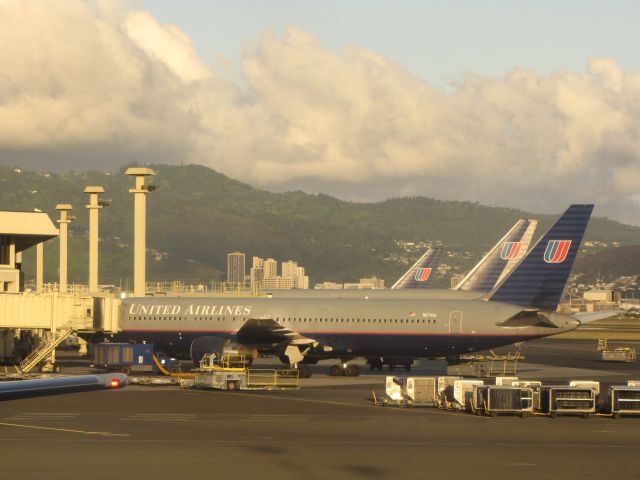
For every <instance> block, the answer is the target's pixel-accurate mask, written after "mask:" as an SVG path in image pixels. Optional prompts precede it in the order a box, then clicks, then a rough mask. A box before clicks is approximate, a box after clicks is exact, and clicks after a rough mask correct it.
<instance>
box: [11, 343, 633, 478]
mask: <svg viewBox="0 0 640 480" xmlns="http://www.w3.org/2000/svg"><path fill="white" fill-rule="evenodd" d="M626 344H629V342H626ZM595 345H596V343H595V342H594V341H579V340H551V339H549V340H538V341H534V342H529V343H527V344H525V345H524V346H523V348H522V350H523V354H524V355H525V362H524V363H523V364H522V365H521V367H520V369H519V372H518V376H519V377H521V378H529V379H541V380H545V381H547V383H549V382H554V381H556V380H560V379H562V381H563V383H564V382H566V381H567V380H569V379H574V378H582V379H594V380H599V381H601V382H603V383H604V384H612V383H614V384H619V383H626V380H627V379H630V378H634V379H638V378H640V368H639V365H638V364H637V363H635V364H611V363H603V362H601V361H599V360H598V359H599V353H598V352H597V351H596V350H595ZM329 365H330V364H326V365H318V366H316V367H314V377H312V378H310V379H305V380H302V382H301V383H302V385H301V389H300V390H296V391H285V392H218V391H201V390H185V389H180V388H177V387H142V386H128V387H126V388H124V389H121V390H109V391H94V392H84V393H74V394H67V395H56V396H48V397H37V398H25V399H19V400H9V401H3V402H0V468H1V470H0V471H1V472H2V478H7V479H31V478H34V479H35V478H47V479H58V478H59V479H69V478H79V477H80V476H82V478H86V479H91V480H94V479H96V480H98V479H113V478H154V479H156V478H162V479H163V478H171V479H178V478H216V479H217V478H225V477H226V478H234V479H245V478H251V479H271V478H273V479H290V478H291V479H293V478H296V479H301V478H304V479H310V480H315V479H322V480H325V479H327V478H332V479H339V478H362V479H377V478H386V479H389V478H393V479H395V478H402V479H404V478H407V479H413V478H415V479H418V478H419V479H424V478H427V477H433V476H439V477H442V476H447V477H448V478H465V477H468V478H473V479H484V478H494V479H495V478H508V477H512V478H518V479H520V478H536V479H541V478H542V479H545V478H568V477H578V476H580V477H581V478H603V477H604V476H606V478H632V479H640V469H638V461H637V459H638V455H640V417H639V418H623V419H619V420H612V419H610V418H603V417H598V418H591V419H582V418H578V417H559V418H555V419H551V418H546V417H531V418H519V417H508V416H504V417H498V418H489V417H480V416H474V415H470V414H465V413H455V412H447V411H442V410H438V409H433V408H411V409H409V408H395V407H384V408H383V407H379V406H374V405H373V403H372V402H371V400H370V396H371V391H372V390H375V391H376V392H378V393H379V394H380V393H382V392H383V391H384V376H385V375H386V374H387V373H388V372H382V373H379V372H375V373H374V372H369V371H363V375H361V376H360V377H356V378H348V377H329V376H327V374H326V372H327V371H328V366H329ZM72 368H78V367H72ZM443 369H444V363H443V362H439V361H426V360H423V361H421V362H420V364H419V365H418V366H417V367H416V368H415V369H414V371H413V372H411V374H413V375H433V374H443V373H444V372H443ZM394 373H397V374H405V372H394Z"/></svg>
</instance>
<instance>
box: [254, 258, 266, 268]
mask: <svg viewBox="0 0 640 480" xmlns="http://www.w3.org/2000/svg"><path fill="white" fill-rule="evenodd" d="M251 266H252V267H253V268H263V267H264V258H260V257H253V263H252V265H251Z"/></svg>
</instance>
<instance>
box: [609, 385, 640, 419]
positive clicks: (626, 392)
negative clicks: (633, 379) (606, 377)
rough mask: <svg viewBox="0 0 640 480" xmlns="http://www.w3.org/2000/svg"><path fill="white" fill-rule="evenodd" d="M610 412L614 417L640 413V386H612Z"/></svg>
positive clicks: (610, 388) (610, 390)
mask: <svg viewBox="0 0 640 480" xmlns="http://www.w3.org/2000/svg"><path fill="white" fill-rule="evenodd" d="M609 412H610V413H611V414H612V415H613V418H620V417H621V416H622V415H640V386H637V387H630V386H628V385H627V386H625V385H612V386H610V387H609Z"/></svg>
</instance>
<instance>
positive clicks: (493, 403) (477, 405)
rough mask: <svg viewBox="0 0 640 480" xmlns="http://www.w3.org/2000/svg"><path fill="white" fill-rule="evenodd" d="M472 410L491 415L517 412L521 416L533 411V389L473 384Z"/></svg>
mask: <svg viewBox="0 0 640 480" xmlns="http://www.w3.org/2000/svg"><path fill="white" fill-rule="evenodd" d="M472 398H473V402H472V410H473V411H474V413H478V414H484V415H490V416H492V417H494V416H496V415H498V414H503V413H509V414H518V415H521V416H523V417H526V416H528V415H529V414H531V413H532V412H533V389H531V388H527V387H511V386H506V385H475V386H474V387H473V397H472Z"/></svg>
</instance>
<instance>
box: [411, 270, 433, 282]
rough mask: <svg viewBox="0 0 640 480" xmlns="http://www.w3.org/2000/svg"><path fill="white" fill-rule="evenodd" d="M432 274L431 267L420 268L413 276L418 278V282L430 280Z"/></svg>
mask: <svg viewBox="0 0 640 480" xmlns="http://www.w3.org/2000/svg"><path fill="white" fill-rule="evenodd" d="M430 276H431V269H430V268H419V269H417V270H416V274H415V276H414V277H413V278H415V279H416V282H426V281H427V280H429V277H430Z"/></svg>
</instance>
